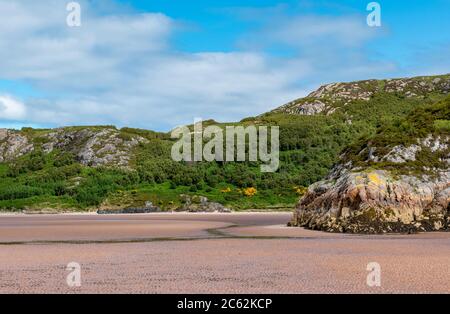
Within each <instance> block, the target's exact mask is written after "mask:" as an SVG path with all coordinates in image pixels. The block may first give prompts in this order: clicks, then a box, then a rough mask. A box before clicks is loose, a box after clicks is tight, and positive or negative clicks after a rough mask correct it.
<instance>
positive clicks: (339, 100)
mask: <svg viewBox="0 0 450 314" xmlns="http://www.w3.org/2000/svg"><path fill="white" fill-rule="evenodd" d="M449 92H450V75H441V76H423V77H414V78H402V79H388V80H365V81H359V82H350V83H332V84H328V85H324V86H321V87H320V88H319V89H318V90H316V91H314V92H312V93H311V94H309V95H308V96H307V97H305V98H300V99H297V100H294V101H292V102H290V103H288V104H286V105H284V106H281V107H279V108H277V109H275V110H274V111H273V112H275V113H280V112H282V113H288V114H299V115H316V114H326V115H330V114H333V113H334V112H335V111H336V110H345V106H347V105H348V104H350V103H351V102H354V101H365V102H368V101H369V100H370V99H372V98H373V97H374V96H376V95H377V94H381V93H388V94H393V95H398V96H400V97H406V98H419V99H420V98H421V99H424V98H425V97H429V96H430V95H432V94H447V93H449Z"/></svg>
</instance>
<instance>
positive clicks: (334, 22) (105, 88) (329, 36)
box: [0, 0, 393, 130]
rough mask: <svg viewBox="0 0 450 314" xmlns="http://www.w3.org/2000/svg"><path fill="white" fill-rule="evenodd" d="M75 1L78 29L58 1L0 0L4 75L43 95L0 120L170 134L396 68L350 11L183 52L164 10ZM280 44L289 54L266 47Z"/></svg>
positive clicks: (265, 27)
mask: <svg viewBox="0 0 450 314" xmlns="http://www.w3.org/2000/svg"><path fill="white" fill-rule="evenodd" d="M111 3H113V2H111ZM81 4H82V9H83V11H82V27H80V28H69V27H67V26H66V24H65V22H66V14H67V12H66V10H65V3H64V2H62V1H57V0H43V1H39V2H29V1H24V0H19V1H14V2H13V3H12V2H10V1H6V0H0V12H2V16H3V17H4V18H2V19H0V29H1V30H2V31H1V32H0V79H7V80H15V81H18V82H22V81H25V82H27V84H30V85H31V86H33V88H36V89H37V90H39V92H40V95H39V97H27V98H26V99H24V102H25V105H26V108H25V107H23V108H22V109H20V110H22V111H20V110H19V111H15V112H14V111H11V110H12V109H5V108H12V107H14V106H11V105H9V107H7V106H5V105H3V107H1V106H0V120H6V119H16V120H23V121H28V122H30V123H37V124H51V125H68V124H111V123H112V124H117V125H131V126H137V127H144V128H153V129H166V130H167V129H170V128H172V127H173V126H175V125H178V124H182V123H189V122H191V121H192V119H193V117H203V118H215V119H218V120H221V121H226V120H236V119H239V118H242V117H245V116H249V115H255V114H259V113H261V112H264V111H266V110H269V109H271V108H273V107H274V106H276V105H280V104H283V103H284V102H287V101H289V100H292V99H294V98H297V97H300V96H302V95H304V94H305V93H306V90H307V89H309V88H312V87H313V86H314V87H315V86H317V85H319V84H320V83H324V82H326V81H327V80H328V79H332V78H333V79H341V78H342V79H346V78H356V77H360V78H364V77H365V76H368V75H375V74H376V73H381V72H383V73H385V72H386V71H390V70H392V69H393V65H392V64H390V63H373V62H370V61H369V60H368V59H367V58H366V57H365V55H364V51H363V49H364V44H365V43H366V41H367V40H370V38H373V36H376V35H374V34H373V33H371V30H369V29H368V28H367V27H365V26H364V25H362V24H361V23H363V22H364V19H362V22H361V21H360V20H358V17H355V16H348V17H340V18H338V19H331V18H328V17H317V16H296V17H289V19H288V20H284V21H283V19H279V20H278V19H277V20H273V21H271V22H270V24H264V23H262V24H261V29H260V30H259V31H257V32H255V33H252V34H249V35H247V36H250V37H251V38H250V37H244V38H243V39H242V40H245V41H246V43H247V45H246V46H245V48H244V49H243V47H242V46H241V47H240V48H236V51H232V52H226V53H225V52H209V51H205V52H202V53H187V52H183V51H178V50H176V49H175V48H174V47H173V46H172V45H171V38H172V36H174V35H176V32H177V31H182V30H180V26H179V24H178V21H176V20H174V19H172V18H170V17H168V16H166V15H164V14H162V13H145V14H142V13H136V12H133V11H124V13H118V12H117V11H115V10H113V11H112V12H108V13H105V12H103V11H101V10H100V9H99V8H98V7H93V6H92V5H91V4H90V2H83V1H82V2H81ZM265 20H266V21H267V19H265ZM258 45H265V46H264V47H263V49H260V48H259V47H257V46H258ZM276 45H285V46H288V47H290V48H291V49H294V53H293V54H291V55H289V56H277V55H273V54H269V53H268V52H267V51H266V49H265V48H267V47H270V46H276ZM332 47H333V48H332ZM331 73H332V74H333V75H331ZM11 99H12V98H11ZM25 105H23V106H25ZM19 107H20V106H19ZM19 107H18V106H17V105H16V108H19ZM2 108H3V109H2ZM8 110H9V111H8ZM18 112H19V113H20V114H18Z"/></svg>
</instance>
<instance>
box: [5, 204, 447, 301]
mask: <svg viewBox="0 0 450 314" xmlns="http://www.w3.org/2000/svg"><path fill="white" fill-rule="evenodd" d="M290 217H291V214H290V213H233V214H187V213H179V214H148V215H93V214H88V215H36V216H26V215H1V216H0V293H122V292H123V293H128V292H135V293H316V292H324V293H356V292H360V293H392V292H399V293H408V292H411V293H449V292H450V253H449V252H450V234H449V233H429V234H417V235H384V236H363V235H342V234H327V233H322V232H316V231H308V230H304V229H301V228H287V227H285V225H286V223H287V222H288V221H289V219H290ZM70 262H76V263H79V265H80V266H81V279H82V284H81V287H69V286H68V285H67V283H66V277H67V275H68V274H69V272H68V271H67V270H66V266H67V264H69V263H70ZM371 262H376V263H378V264H379V265H380V266H381V286H380V287H369V286H368V285H367V283H366V277H367V275H368V274H369V271H367V269H366V268H367V264H368V263H371Z"/></svg>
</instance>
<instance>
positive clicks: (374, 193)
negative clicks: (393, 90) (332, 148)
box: [293, 97, 450, 233]
mask: <svg viewBox="0 0 450 314" xmlns="http://www.w3.org/2000/svg"><path fill="white" fill-rule="evenodd" d="M420 134H427V135H426V136H425V137H423V138H415V137H416V136H418V135H420ZM293 225H297V226H304V227H307V228H310V229H317V230H324V231H330V232H349V233H386V232H417V231H439V230H449V229H450V97H449V98H447V99H446V100H444V101H442V102H440V103H438V104H436V105H434V106H431V107H428V108H421V109H418V110H416V111H415V112H413V113H412V114H410V115H409V116H408V118H406V119H404V120H402V121H401V122H399V123H396V124H395V125H394V126H390V127H387V128H385V129H382V130H380V131H379V133H378V134H377V135H376V136H375V137H373V138H371V139H369V140H367V142H366V143H364V144H361V145H356V146H355V147H352V148H349V149H347V151H346V152H345V153H344V154H343V155H342V156H341V161H340V163H339V164H337V165H336V166H335V167H334V169H333V170H332V171H331V172H330V174H329V175H328V177H327V178H326V179H325V180H323V181H320V182H317V183H315V184H313V185H312V186H310V187H309V189H308V192H307V193H306V194H305V195H304V197H303V198H302V199H301V200H300V202H299V204H298V206H297V209H296V211H295V215H294V219H293Z"/></svg>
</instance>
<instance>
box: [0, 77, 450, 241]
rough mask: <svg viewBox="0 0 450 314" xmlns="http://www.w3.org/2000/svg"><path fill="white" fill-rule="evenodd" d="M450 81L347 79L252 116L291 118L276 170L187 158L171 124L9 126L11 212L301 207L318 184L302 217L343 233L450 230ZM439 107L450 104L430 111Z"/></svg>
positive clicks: (1, 207)
mask: <svg viewBox="0 0 450 314" xmlns="http://www.w3.org/2000/svg"><path fill="white" fill-rule="evenodd" d="M449 87H450V75H441V76H433V77H419V78H408V79H395V80H380V81H377V80H369V81H361V82H353V83H336V84H330V85H326V86H323V87H321V88H319V89H318V90H317V91H315V92H313V93H311V94H310V95H309V96H308V97H306V98H303V99H299V100H296V101H294V102H292V103H290V104H287V105H285V106H283V107H280V108H278V109H275V110H274V111H272V112H268V113H265V114H263V115H260V116H257V117H250V118H246V119H244V120H242V121H240V122H239V124H240V125H244V126H246V125H254V124H257V125H276V126H279V127H280V150H281V151H280V167H279V170H278V171H277V172H276V173H261V171H260V164H259V163H258V162H236V163H225V162H212V163H209V162H198V163H178V162H175V161H173V160H172V159H171V157H170V151H171V147H172V145H173V143H174V142H173V141H172V140H171V139H170V137H169V134H167V133H158V132H152V131H148V130H139V129H131V128H123V129H117V128H115V127H113V126H89V127H64V128H58V129H30V128H24V129H22V130H5V129H1V130H0V211H20V210H27V211H35V210H38V211H41V210H45V211H61V210H64V211H73V210H97V209H102V210H106V211H108V210H110V209H127V208H130V209H136V208H142V207H145V206H146V204H153V205H154V206H157V207H158V208H161V210H176V209H178V208H184V206H185V204H184V202H183V199H184V198H185V196H186V195H187V196H189V197H191V198H192V199H203V198H204V197H206V198H207V199H208V200H210V202H211V203H214V204H215V203H220V204H222V205H224V206H225V207H226V208H231V209H235V210H239V209H251V208H269V209H278V208H293V207H294V206H295V204H296V203H297V202H298V199H299V197H300V196H302V195H303V194H304V193H305V191H306V190H308V186H311V187H310V188H309V190H308V192H307V193H306V195H305V196H304V198H303V199H302V201H301V202H300V205H299V207H298V211H297V215H296V219H295V221H294V224H296V225H303V226H308V227H310V228H316V229H321V230H327V231H343V232H344V231H345V232H382V231H390V230H392V231H399V230H404V229H402V228H403V227H404V226H407V227H405V228H407V229H408V230H410V229H411V228H412V229H414V230H422V229H425V230H431V229H433V230H435V229H439V228H440V229H442V228H446V226H447V225H448V224H447V222H446V221H445V219H444V220H443V219H442V217H440V216H436V217H437V218H435V216H433V217H432V215H431V214H428V212H430V213H431V212H433V213H434V212H436V215H444V216H445V215H446V214H445V213H444V210H443V209H439V208H441V207H442V208H444V207H445V204H446V203H445V202H444V201H445V200H446V199H447V198H448V189H447V187H446V186H447V185H446V182H448V176H447V175H448V173H447V172H446V171H448V163H446V162H444V161H445V160H446V158H447V155H446V154H448V151H447V149H448V133H449V132H448V120H449V118H448V117H447V114H446V113H445V110H443V109H442V108H441V107H442V106H443V107H444V108H446V106H447V107H448V101H447V102H445V101H444V99H446V97H447V96H448V94H449ZM437 104H440V105H437ZM434 106H438V107H439V106H441V107H439V108H440V109H439V108H438V109H436V111H430V110H434V109H431V108H434ZM208 123H213V121H209V122H208ZM208 123H206V122H205V125H207V124H208ZM235 124H237V123H235ZM437 130H439V131H437ZM343 152H344V154H343ZM324 178H326V180H325V181H321V180H324ZM317 182H319V183H317ZM375 183H376V184H378V185H380V186H378V185H375ZM374 189H375V190H374ZM374 191H378V192H379V194H376V193H375V192H374ZM392 191H395V192H392ZM400 191H401V192H400ZM414 191H421V192H417V193H418V194H417V193H416V192H414ZM374 193H375V194H374ZM393 193H394V194H393ZM183 195H184V197H182V196H183ZM383 202H384V203H383ZM380 204H386V205H385V206H381V205H380ZM418 204H419V205H418ZM426 204H428V205H426ZM430 204H431V205H430ZM439 204H440V205H439ZM425 205H426V206H425ZM439 206H441V207H439ZM405 208H406V209H405ZM429 208H430V210H431V211H428V209H429ZM372 209H373V211H372ZM390 210H393V214H390V216H389V217H390V219H391V220H392V221H389V226H387V225H386V224H380V225H379V226H375V225H370V224H368V223H361V222H358V223H356V222H354V220H355V219H356V218H354V217H356V214H357V213H368V214H367V215H368V217H369V218H370V221H372V220H373V221H375V220H376V219H375V218H376V217H378V216H379V215H381V214H380V213H383V215H384V213H388V212H389V213H390ZM372 214H373V215H372ZM367 215H366V216H367ZM371 215H372V216H373V217H372V216H371ZM421 215H422V216H424V217H428V218H429V220H428V221H433V223H430V224H426V223H424V222H423V221H424V219H425V218H424V219H422V218H420V217H421ZM343 217H347V218H346V219H344V218H343ZM363 217H365V216H364V215H363V216H361V217H360V218H361V219H363ZM374 217H375V218H374ZM411 217H413V219H412V218H411ZM417 217H419V218H417ZM369 218H368V219H369ZM372 218H373V219H372ZM333 219H334V220H333ZM377 219H378V218H377ZM398 219H400V221H401V222H400V223H399V222H398ZM418 219H420V221H422V222H421V225H420V226H419V225H418V224H417V221H418ZM378 220H380V219H378ZM384 220H385V219H384V218H383V219H381V221H384ZM425 220H426V219H425ZM435 222H436V223H435ZM411 225H414V226H415V227H411ZM400 226H403V227H400ZM412 229H411V230H412Z"/></svg>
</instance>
